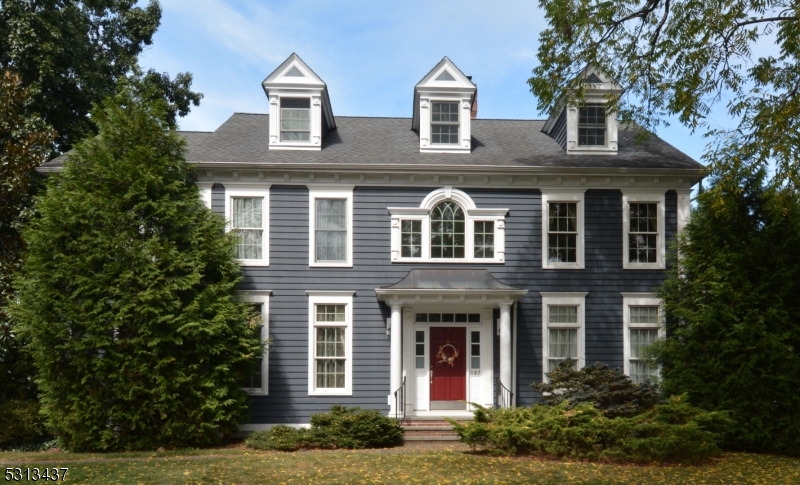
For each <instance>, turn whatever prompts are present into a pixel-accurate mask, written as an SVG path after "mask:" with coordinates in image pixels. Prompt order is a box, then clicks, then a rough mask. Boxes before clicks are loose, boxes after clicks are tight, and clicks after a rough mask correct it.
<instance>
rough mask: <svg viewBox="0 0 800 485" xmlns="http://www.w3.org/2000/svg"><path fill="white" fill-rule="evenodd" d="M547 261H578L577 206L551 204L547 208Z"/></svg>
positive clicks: (559, 203) (560, 203)
mask: <svg viewBox="0 0 800 485" xmlns="http://www.w3.org/2000/svg"><path fill="white" fill-rule="evenodd" d="M547 239H548V247H549V251H548V256H547V258H548V261H550V262H553V263H575V262H577V261H578V204H577V203H576V202H551V203H550V204H549V207H548V229H547Z"/></svg>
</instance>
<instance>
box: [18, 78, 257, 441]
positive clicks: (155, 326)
mask: <svg viewBox="0 0 800 485" xmlns="http://www.w3.org/2000/svg"><path fill="white" fill-rule="evenodd" d="M145 98H146V99H142V98H139V97H137V95H135V94H133V93H132V91H131V90H130V89H127V88H124V87H123V88H122V89H121V90H120V93H119V94H118V95H117V96H116V97H114V98H111V99H108V100H106V101H105V102H104V103H103V105H102V106H100V107H96V108H95V109H94V110H93V112H92V120H93V121H94V122H95V123H96V124H97V126H98V128H99V134H98V135H97V136H96V137H93V138H90V139H87V140H86V141H84V142H82V143H80V144H79V145H78V146H77V148H76V150H75V152H74V153H72V154H70V155H69V157H68V158H67V160H66V162H65V164H64V168H63V171H62V172H60V173H58V174H53V175H51V176H50V177H49V180H48V181H47V190H46V192H45V193H44V195H42V196H40V197H39V198H37V200H36V203H35V210H36V215H35V217H33V218H32V219H31V221H30V223H29V224H28V225H27V227H26V228H25V229H24V231H23V236H24V239H25V242H26V244H27V248H28V249H27V252H26V254H25V262H24V266H23V269H22V272H21V273H20V275H19V277H18V278H17V280H15V283H16V288H17V289H18V291H19V297H18V299H17V300H16V301H15V302H13V303H12V305H11V307H10V309H11V317H12V319H14V321H15V329H18V331H19V332H20V336H21V337H22V338H23V339H25V341H26V342H28V344H27V350H28V351H29V353H30V355H31V356H32V358H33V361H34V363H35V365H36V368H37V371H38V374H37V379H36V384H37V388H38V391H39V401H40V404H41V406H42V411H43V413H44V415H45V416H46V419H47V425H48V428H49V429H51V430H52V431H53V433H54V434H55V435H56V437H57V438H58V439H59V442H60V443H61V444H63V445H64V446H65V448H66V449H68V450H70V451H114V450H146V449H156V448H159V447H165V448H180V447H188V446H202V445H208V444H213V443H216V442H218V441H219V439H220V437H221V436H222V435H223V434H225V433H228V432H233V431H235V430H236V425H237V423H241V422H245V421H246V420H247V412H248V407H247V395H246V394H245V392H244V391H242V390H241V389H240V383H241V382H242V377H243V375H244V374H245V372H247V370H248V369H249V368H250V367H251V366H252V362H253V360H254V359H255V358H257V357H258V355H260V354H261V352H262V348H261V343H260V341H259V338H258V336H259V333H260V327H259V325H258V322H256V321H255V319H253V318H252V310H251V307H250V306H249V305H247V304H246V303H243V302H241V301H240V299H239V298H238V296H237V293H236V291H237V284H238V283H239V281H240V278H241V272H240V268H239V265H238V263H237V261H236V260H235V258H234V245H235V244H236V240H235V235H234V234H231V233H226V232H225V223H224V221H223V219H222V218H221V217H220V216H219V215H216V214H214V213H212V212H211V211H210V210H209V209H208V208H207V207H206V206H205V205H204V204H203V202H202V201H201V200H200V197H199V193H198V190H197V187H196V186H195V183H194V172H193V169H192V167H190V166H189V165H188V164H187V163H186V162H185V160H184V155H183V154H184V147H185V143H184V141H183V139H182V137H181V136H180V135H179V134H178V133H177V132H176V131H175V127H174V125H173V124H172V123H171V122H169V121H168V120H169V117H168V116H167V115H166V112H167V109H166V106H165V103H164V102H163V101H159V100H154V99H152V98H150V97H145Z"/></svg>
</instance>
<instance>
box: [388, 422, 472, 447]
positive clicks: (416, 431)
mask: <svg viewBox="0 0 800 485" xmlns="http://www.w3.org/2000/svg"><path fill="white" fill-rule="evenodd" d="M464 421H467V420H463V419H459V420H458V422H459V423H461V422H464ZM401 426H402V428H403V441H405V442H406V443H409V444H410V443H419V444H423V443H433V442H436V443H442V442H445V443H446V442H453V443H457V442H458V435H456V432H455V430H454V429H453V426H452V425H451V424H450V423H448V422H447V421H445V420H444V419H442V418H427V419H426V418H410V419H408V420H406V421H404V422H403V423H401ZM443 444H444V443H443Z"/></svg>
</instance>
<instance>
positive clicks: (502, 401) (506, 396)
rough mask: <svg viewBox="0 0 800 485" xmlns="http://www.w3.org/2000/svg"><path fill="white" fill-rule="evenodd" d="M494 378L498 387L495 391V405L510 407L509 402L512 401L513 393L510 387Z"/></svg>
mask: <svg viewBox="0 0 800 485" xmlns="http://www.w3.org/2000/svg"><path fill="white" fill-rule="evenodd" d="M496 380H497V384H498V387H499V389H498V393H497V406H498V407H500V408H510V407H511V403H513V402H514V393H513V392H511V389H509V388H507V387H506V386H504V385H503V383H502V381H500V379H496Z"/></svg>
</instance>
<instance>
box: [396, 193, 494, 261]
mask: <svg viewBox="0 0 800 485" xmlns="http://www.w3.org/2000/svg"><path fill="white" fill-rule="evenodd" d="M444 201H451V202H454V203H455V204H457V205H458V206H459V207H460V208H461V210H462V211H463V213H464V222H465V229H464V231H465V233H464V236H465V238H464V239H465V248H464V257H463V258H433V257H431V212H432V211H433V209H434V208H435V207H436V206H437V205H439V204H440V203H441V202H444ZM387 210H388V211H389V214H390V216H391V261H392V262H393V263H405V262H409V263H420V262H428V263H483V264H485V263H504V262H505V252H506V251H505V216H506V214H508V209H483V208H478V207H476V206H475V203H474V202H473V200H472V198H470V196H468V195H467V194H466V193H464V192H462V191H461V190H458V189H454V188H452V187H450V186H445V187H443V188H441V189H437V190H434V191H433V192H431V193H430V194H428V196H427V197H425V199H424V200H423V201H422V203H421V204H420V206H419V207H388V208H387ZM403 221H420V222H421V226H422V238H421V249H422V251H421V256H420V257H406V256H403V254H402V225H403ZM476 222H491V223H492V224H493V226H494V251H493V255H492V257H489V258H478V257H475V223H476Z"/></svg>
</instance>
